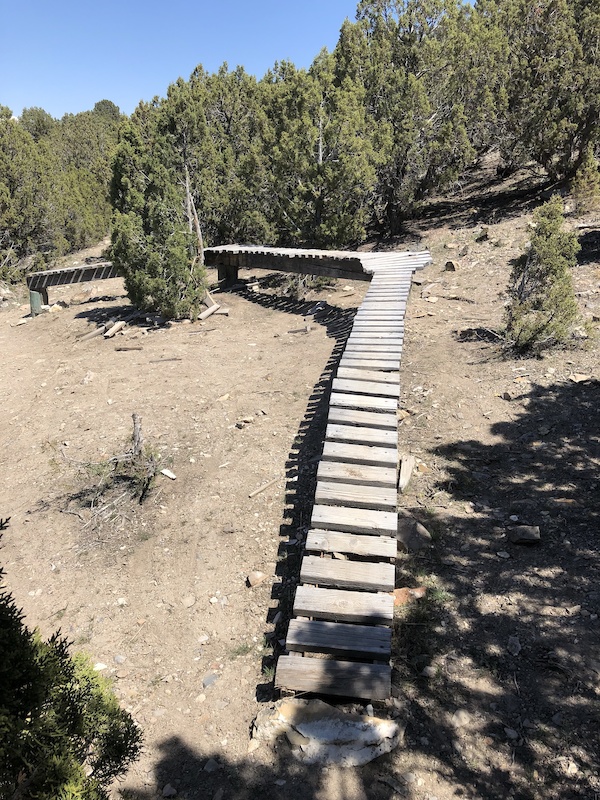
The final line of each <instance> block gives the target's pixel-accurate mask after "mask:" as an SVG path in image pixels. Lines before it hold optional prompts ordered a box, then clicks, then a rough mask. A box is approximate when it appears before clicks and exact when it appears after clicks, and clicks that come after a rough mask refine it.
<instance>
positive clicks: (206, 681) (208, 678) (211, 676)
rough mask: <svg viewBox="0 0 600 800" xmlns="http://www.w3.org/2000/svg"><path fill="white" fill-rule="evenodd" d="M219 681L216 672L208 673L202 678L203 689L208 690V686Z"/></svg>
mask: <svg viewBox="0 0 600 800" xmlns="http://www.w3.org/2000/svg"><path fill="white" fill-rule="evenodd" d="M218 680H219V676H218V675H217V674H216V672H209V673H208V675H205V676H204V677H203V678H202V686H203V687H204V689H208V687H209V686H212V685H213V683H216V682H217V681H218Z"/></svg>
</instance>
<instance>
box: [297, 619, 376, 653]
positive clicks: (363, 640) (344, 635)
mask: <svg viewBox="0 0 600 800" xmlns="http://www.w3.org/2000/svg"><path fill="white" fill-rule="evenodd" d="M285 646H286V648H287V649H288V650H291V651H293V652H301V653H327V654H328V655H333V656H338V657H342V658H343V657H344V656H345V657H348V658H369V659H383V660H385V659H388V658H389V657H390V655H391V648H392V632H391V631H390V629H389V628H383V627H380V626H376V625H349V624H348V623H344V622H325V621H324V620H316V619H313V620H310V619H302V618H300V619H293V620H292V621H291V622H290V625H289V628H288V632H287V637H286V640H285Z"/></svg>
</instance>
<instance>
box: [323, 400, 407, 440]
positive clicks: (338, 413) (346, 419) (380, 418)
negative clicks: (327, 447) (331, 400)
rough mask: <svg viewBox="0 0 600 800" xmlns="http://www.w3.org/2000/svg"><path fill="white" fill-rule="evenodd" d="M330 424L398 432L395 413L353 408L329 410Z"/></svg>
mask: <svg viewBox="0 0 600 800" xmlns="http://www.w3.org/2000/svg"><path fill="white" fill-rule="evenodd" d="M328 422H329V424H333V425H360V427H362V428H383V429H385V430H390V431H394V434H395V432H396V431H397V430H398V417H397V416H396V414H395V413H393V414H383V413H381V412H379V411H354V409H351V408H337V407H335V406H334V407H333V408H330V409H329V417H328Z"/></svg>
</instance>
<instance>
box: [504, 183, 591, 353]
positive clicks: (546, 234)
mask: <svg viewBox="0 0 600 800" xmlns="http://www.w3.org/2000/svg"><path fill="white" fill-rule="evenodd" d="M534 221H535V224H536V228H535V231H534V234H533V236H532V239H531V244H530V246H529V248H528V250H527V252H526V253H524V254H523V255H522V256H521V257H520V258H519V259H517V262H516V263H515V265H514V267H513V270H512V273H511V277H510V284H509V290H508V293H509V297H510V302H509V304H508V306H507V311H506V337H507V341H508V343H509V344H510V345H511V346H512V347H513V348H514V349H515V350H517V351H519V352H528V351H529V352H538V351H540V350H542V349H544V348H548V347H551V346H553V345H559V344H564V343H565V342H566V341H567V340H568V338H569V336H570V334H571V332H572V328H573V325H574V323H575V321H576V319H577V303H576V300H575V294H574V291H573V283H572V279H571V269H572V267H574V266H575V264H576V263H577V259H576V256H577V253H578V252H579V242H578V241H577V236H576V235H575V234H574V233H568V232H566V231H564V230H563V224H564V216H563V204H562V200H561V198H560V197H559V196H558V195H555V196H554V197H553V198H552V199H551V200H550V201H549V202H547V203H545V204H544V205H543V206H540V208H538V209H537V211H536V212H535V214H534Z"/></svg>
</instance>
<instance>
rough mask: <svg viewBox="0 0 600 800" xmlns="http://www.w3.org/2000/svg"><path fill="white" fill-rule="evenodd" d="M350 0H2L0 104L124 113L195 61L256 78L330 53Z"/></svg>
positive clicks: (349, 12)
mask: <svg viewBox="0 0 600 800" xmlns="http://www.w3.org/2000/svg"><path fill="white" fill-rule="evenodd" d="M356 5H357V0H291V2H290V0H255V2H251V0H229V2H227V0H220V2H219V0H187V2H183V0H121V1H120V2H117V0H95V2H89V0H77V2H75V0H0V20H1V24H2V43H1V45H0V105H5V106H8V107H9V108H11V109H12V111H13V113H14V114H16V115H17V116H18V115H19V114H20V113H21V111H22V109H23V108H27V107H31V106H39V107H41V108H44V109H45V110H46V111H47V112H48V113H50V114H52V116H53V117H61V116H62V115H63V114H65V113H77V112H79V111H86V110H88V109H91V108H93V106H94V103H96V102H97V101H98V100H103V99H107V100H112V101H113V102H114V103H116V104H117V105H118V106H119V107H120V108H121V111H123V112H125V113H127V114H130V113H131V112H132V111H133V109H134V108H135V106H136V105H137V104H138V102H139V101H140V100H151V99H152V98H153V97H154V96H155V95H159V96H161V97H162V96H164V94H165V92H166V89H167V86H168V85H169V84H170V83H172V82H173V81H175V80H176V79H177V78H178V77H183V78H188V77H189V76H190V73H191V72H192V70H193V69H194V67H196V66H197V65H198V64H202V65H203V66H204V68H205V69H207V70H208V71H209V72H214V71H215V70H217V69H218V67H219V66H220V64H222V63H223V62H224V61H227V62H228V64H229V66H230V67H231V68H233V67H235V66H237V65H238V64H240V65H242V66H243V67H244V68H245V69H246V71H247V72H250V73H251V74H254V75H256V76H257V77H261V76H262V75H263V74H264V73H265V72H266V70H267V69H268V68H269V67H270V66H272V65H273V64H274V63H275V61H281V60H284V59H289V60H291V61H293V62H294V63H295V64H296V65H297V66H299V67H307V66H308V65H309V64H310V63H311V61H312V59H313V58H314V56H316V55H317V53H318V52H319V50H320V49H321V48H322V47H327V48H328V49H330V50H331V49H332V48H333V47H334V46H335V43H336V41H337V37H338V33H339V29H340V27H341V25H342V22H343V21H344V19H345V18H346V17H348V18H349V19H354V17H355V12H356Z"/></svg>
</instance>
